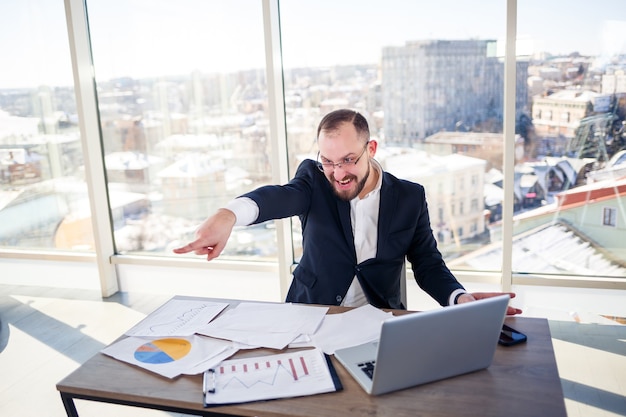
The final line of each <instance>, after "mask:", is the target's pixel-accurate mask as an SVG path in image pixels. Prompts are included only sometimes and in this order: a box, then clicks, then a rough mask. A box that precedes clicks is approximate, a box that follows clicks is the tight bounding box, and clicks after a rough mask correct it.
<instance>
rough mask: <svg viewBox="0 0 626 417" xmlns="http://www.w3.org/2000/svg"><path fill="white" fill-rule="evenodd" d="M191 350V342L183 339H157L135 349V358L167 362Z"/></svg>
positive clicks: (182, 356)
mask: <svg viewBox="0 0 626 417" xmlns="http://www.w3.org/2000/svg"><path fill="white" fill-rule="evenodd" d="M190 351H191V343H189V341H187V340H185V339H176V338H168V339H157V340H153V341H151V342H148V343H146V344H143V345H141V346H139V347H138V348H137V350H135V359H137V360H138V361H139V362H143V363H150V364H161V363H169V362H173V361H176V360H179V359H182V358H184V357H185V356H187V354H188V353H189V352H190Z"/></svg>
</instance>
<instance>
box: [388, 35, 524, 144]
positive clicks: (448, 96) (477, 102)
mask: <svg viewBox="0 0 626 417" xmlns="http://www.w3.org/2000/svg"><path fill="white" fill-rule="evenodd" d="M496 47H497V44H496V41H489V40H451V41H448V40H424V41H412V42H407V43H406V45H404V46H398V47H391V46H390V47H386V48H384V49H383V52H382V61H381V72H382V83H381V88H382V91H383V110H384V113H385V125H384V126H385V127H384V132H385V138H386V140H387V141H389V142H390V143H409V144H410V143H415V142H417V141H420V140H423V139H424V138H426V137H428V136H430V135H433V134H435V133H436V132H439V131H455V130H459V128H462V129H465V130H478V131H494V129H495V131H498V129H500V130H501V128H502V114H503V113H502V109H503V98H504V93H503V79H504V78H503V76H504V63H503V62H502V60H501V59H500V58H499V57H498V56H497V55H496ZM527 66H528V62H527V61H524V60H518V62H517V73H516V74H517V79H516V98H517V101H516V107H517V109H519V111H523V110H524V109H526V107H527V102H526V99H527V90H528V86H527V81H526V80H527Z"/></svg>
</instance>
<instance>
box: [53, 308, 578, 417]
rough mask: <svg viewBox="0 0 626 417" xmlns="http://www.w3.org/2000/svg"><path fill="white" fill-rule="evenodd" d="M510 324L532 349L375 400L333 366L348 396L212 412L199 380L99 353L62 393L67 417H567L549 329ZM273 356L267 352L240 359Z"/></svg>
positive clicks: (509, 351) (530, 321) (507, 351)
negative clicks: (121, 408)
mask: <svg viewBox="0 0 626 417" xmlns="http://www.w3.org/2000/svg"><path fill="white" fill-rule="evenodd" d="M341 311H345V309H342V308H339V307H337V308H335V307H331V308H330V311H329V313H331V314H332V313H336V312H341ZM394 313H398V314H402V312H394ZM506 322H507V324H509V325H511V326H512V327H514V328H516V329H518V330H520V331H522V332H524V333H526V334H527V335H528V342H527V343H524V344H521V345H517V346H512V347H502V346H498V348H497V349H496V355H495V358H494V361H493V363H492V365H491V366H490V367H489V368H487V369H486V370H482V371H477V372H474V373H470V374H467V375H462V376H458V377H455V378H450V379H446V380H443V381H438V382H433V383H430V384H425V385H421V386H417V387H413V388H409V389H405V390H402V391H396V392H393V393H389V394H385V395H381V396H375V397H373V396H369V395H368V394H366V393H365V391H363V389H361V387H360V386H359V385H358V384H357V383H356V381H354V380H353V379H352V377H351V376H350V375H349V374H348V373H347V372H346V371H345V370H344V368H343V367H342V366H341V365H340V364H339V363H338V362H337V361H336V360H335V359H334V358H333V361H334V364H335V367H336V369H337V373H338V375H339V378H340V379H341V382H342V384H343V387H344V389H343V391H339V392H334V393H329V394H320V395H313V396H308V397H299V398H289V399H281V400H272V401H260V402H254V403H247V404H237V405H229V406H220V407H213V408H203V406H202V388H201V385H202V377H201V375H193V376H182V377H178V378H175V379H173V380H170V379H167V378H164V377H161V376H159V375H157V374H154V373H151V372H149V371H146V370H144V369H141V368H138V367H134V366H132V365H129V364H127V363H124V362H121V361H118V360H115V359H113V358H110V357H108V356H106V355H103V354H101V353H98V354H97V355H95V356H94V357H93V358H91V359H89V360H88V361H87V362H85V363H84V364H83V365H82V366H80V367H79V368H78V369H77V370H76V371H74V372H73V373H71V374H70V375H69V376H67V377H66V378H65V379H63V380H62V381H61V382H59V383H58V384H57V389H58V390H59V392H60V393H61V399H62V401H63V404H64V406H65V409H66V411H67V415H68V416H69V417H77V416H78V413H77V410H76V407H75V404H74V399H84V400H92V401H100V402H106V403H113V404H124V405H132V406H138V407H146V408H152V409H158V410H164V411H172V412H179V413H186V414H193V415H202V416H264V417H287V416H296V417H298V416H307V417H310V416H313V417H315V416H320V417H322V416H323V417H327V416H339V415H340V416H346V417H350V416H389V417H401V416H410V417H415V416H429V417H437V416H472V417H474V416H483V417H484V416H494V417H502V416H507V417H512V416H551V417H559V416H563V417H565V416H566V415H567V414H566V411H565V403H564V401H563V391H562V389H561V381H560V379H559V374H558V370H557V366H556V361H555V357H554V350H553V348H552V339H551V337H550V328H549V327H548V321H547V320H546V319H536V318H525V317H510V318H507V319H506ZM459 343H462V341H459ZM267 353H268V351H267V350H266V349H261V350H256V351H252V352H250V351H246V352H240V353H238V354H237V356H236V357H241V356H257V355H261V354H267Z"/></svg>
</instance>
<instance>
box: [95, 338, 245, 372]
mask: <svg viewBox="0 0 626 417" xmlns="http://www.w3.org/2000/svg"><path fill="white" fill-rule="evenodd" d="M237 351H238V349H237V347H236V345H234V344H233V343H232V342H229V341H226V340H218V339H211V338H208V337H204V336H199V335H193V336H184V337H183V336H176V337H162V338H145V337H127V338H124V339H122V340H119V341H117V342H115V343H113V344H111V345H109V346H107V347H106V348H104V349H103V350H102V351H101V352H102V353H104V354H105V355H109V356H112V357H114V358H115V359H118V360H120V361H123V362H127V363H130V364H132V365H135V366H139V367H141V368H144V369H147V370H149V371H152V372H155V373H157V374H159V375H163V376H164V377H167V378H174V377H176V376H178V375H181V374H198V373H202V372H204V371H205V370H207V369H209V368H211V367H212V366H216V365H217V364H218V363H220V362H221V361H223V360H224V359H227V358H229V357H231V356H232V355H234V354H235V353H236V352H237Z"/></svg>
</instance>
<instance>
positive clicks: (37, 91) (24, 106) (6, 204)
mask: <svg viewBox="0 0 626 417" xmlns="http://www.w3.org/2000/svg"><path fill="white" fill-rule="evenodd" d="M0 24H1V25H2V27H3V30H2V31H3V34H7V35H9V37H8V38H6V39H3V41H2V42H0V55H1V56H2V59H3V61H4V62H5V63H9V62H10V63H11V65H4V66H3V70H2V77H0V247H1V248H5V249H20V250H29V249H39V250H41V249H45V250H55V251H64V250H71V251H82V252H87V251H91V250H92V249H93V245H92V244H90V243H91V242H88V243H89V244H85V242H84V240H83V239H82V237H83V236H85V235H91V233H92V232H91V230H92V227H91V222H90V218H91V216H90V209H89V199H88V196H87V186H86V183H85V181H84V167H83V154H82V149H81V137H80V134H79V127H78V117H77V115H76V99H75V96H74V88H73V81H72V62H71V57H70V50H69V45H68V42H67V39H68V38H67V31H66V22H65V15H64V9H63V3H62V2H50V1H36V0H33V1H24V2H17V3H11V4H9V3H2V4H0Z"/></svg>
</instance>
